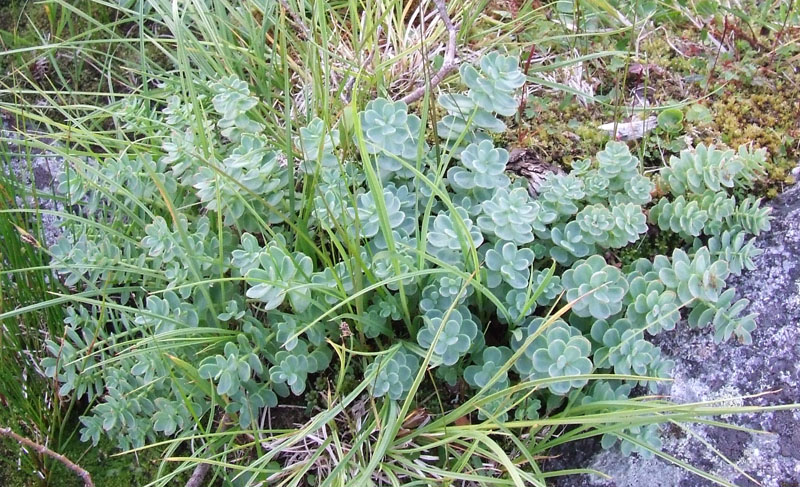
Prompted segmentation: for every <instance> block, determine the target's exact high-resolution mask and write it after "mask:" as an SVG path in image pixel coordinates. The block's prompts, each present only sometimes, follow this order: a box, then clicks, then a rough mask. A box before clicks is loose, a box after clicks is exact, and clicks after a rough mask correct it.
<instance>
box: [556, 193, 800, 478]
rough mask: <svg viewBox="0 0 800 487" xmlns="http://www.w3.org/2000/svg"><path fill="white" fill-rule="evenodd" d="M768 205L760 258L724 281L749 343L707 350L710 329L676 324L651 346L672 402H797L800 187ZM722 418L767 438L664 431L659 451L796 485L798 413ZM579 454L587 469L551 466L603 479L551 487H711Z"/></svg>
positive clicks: (659, 468) (691, 428)
mask: <svg viewBox="0 0 800 487" xmlns="http://www.w3.org/2000/svg"><path fill="white" fill-rule="evenodd" d="M772 206H773V213H772V215H773V224H772V229H771V230H770V231H769V232H766V233H765V234H763V235H761V236H760V237H759V238H758V241H757V242H758V243H757V245H758V246H759V247H760V248H761V249H763V250H764V254H763V255H762V256H760V257H759V258H758V259H757V261H756V266H757V267H756V269H755V270H753V271H751V272H745V273H744V274H743V275H742V276H739V277H737V278H733V279H731V280H730V283H731V285H733V286H735V287H736V289H737V295H738V296H739V297H745V298H748V299H749V300H750V307H749V312H752V313H756V314H757V315H758V317H757V323H758V327H757V328H756V330H755V332H754V333H753V344H752V345H750V346H745V345H741V344H739V343H736V341H735V340H731V341H730V342H728V343H723V344H720V345H716V344H714V340H713V332H712V330H711V329H702V330H692V329H689V328H688V327H686V326H685V324H684V325H683V327H682V328H680V329H679V330H678V331H677V332H675V333H667V334H661V335H659V336H658V340H654V341H655V342H656V344H657V345H659V346H660V347H661V348H662V350H663V352H664V353H665V354H666V355H669V356H671V357H672V358H674V359H675V361H676V367H675V370H674V379H675V380H674V383H673V384H672V386H671V392H670V394H671V397H672V399H673V400H675V401H677V402H681V403H687V402H696V401H705V400H714V399H726V398H729V399H730V401H728V403H729V404H736V405H741V404H747V405H774V404H788V403H797V402H800V287H799V286H800V187H793V188H791V189H789V190H788V191H787V192H785V193H784V194H783V195H781V196H780V197H779V198H777V199H776V200H775V201H773V202H772ZM766 392H770V393H769V394H766V395H763V396H760V397H757V398H754V399H747V400H743V399H741V396H743V395H748V394H758V393H766ZM722 419H724V420H725V421H728V422H730V423H734V424H737V425H740V426H743V427H747V428H752V429H757V430H761V431H765V432H767V433H765V434H758V435H751V434H749V433H747V432H742V431H736V430H729V429H723V428H716V427H711V426H705V425H696V424H695V425H687V426H685V429H681V428H679V427H672V426H671V427H669V428H664V430H663V433H664V435H663V436H664V450H665V451H666V452H668V453H669V454H671V455H673V456H675V457H677V458H678V459H680V460H683V461H686V462H688V463H690V464H692V465H694V466H695V467H698V468H700V469H702V470H705V471H707V472H710V473H713V474H715V475H717V476H719V477H721V478H723V479H726V480H727V481H729V482H731V483H733V484H734V485H737V486H751V485H752V486H756V485H759V484H760V485H761V486H763V487H798V486H800V412H798V411H797V410H793V411H778V412H773V413H763V414H748V415H738V416H731V417H727V418H722ZM698 438H700V439H702V440H703V442H706V443H707V444H708V445H710V446H712V447H713V449H716V450H717V451H718V452H719V454H717V453H715V452H714V450H713V449H712V448H709V447H707V446H705V445H704V444H703V442H701V441H699V440H698ZM581 449H583V450H584V452H583V453H582V454H581V455H580V456H581V457H584V458H585V457H586V456H587V453H586V452H587V451H589V452H593V453H592V456H591V457H590V459H589V460H588V461H580V460H582V459H578V458H570V455H571V453H569V452H567V453H566V455H565V456H566V457H567V458H566V459H563V460H561V461H560V462H559V464H558V465H556V468H565V464H564V462H570V463H571V465H570V466H571V467H573V468H574V467H588V468H593V469H596V470H599V471H601V472H604V473H606V474H608V475H609V476H610V477H611V479H602V478H600V477H590V476H580V477H565V478H561V479H559V480H558V481H557V482H556V484H557V485H560V486H565V487H566V486H570V487H578V486H586V487H588V486H601V485H602V486H612V487H633V486H636V487H640V486H664V487H667V486H680V487H705V486H710V485H717V484H714V483H712V482H711V481H709V480H706V479H703V478H700V477H699V476H696V475H694V474H692V473H690V472H688V471H686V470H685V469H682V468H680V467H678V466H675V465H672V464H670V463H668V462H666V461H663V460H660V459H649V460H647V459H642V458H641V457H638V456H636V455H633V456H631V457H624V456H622V454H621V453H619V451H618V450H616V449H615V450H609V451H601V450H600V449H599V447H598V445H597V444H596V443H595V444H584V445H583V446H582V447H581ZM720 454H721V455H724V456H725V457H727V458H728V459H729V460H730V461H731V462H733V463H735V464H736V466H737V467H738V469H737V468H734V467H733V466H731V465H730V464H729V463H728V462H726V461H725V460H724V459H723V458H722V457H721V456H720ZM576 460H578V461H576ZM572 462H574V463H572ZM545 467H546V468H548V466H547V465H545ZM549 468H552V466H550V467H549ZM748 476H749V477H751V478H748ZM753 480H755V481H757V482H758V483H755V482H753Z"/></svg>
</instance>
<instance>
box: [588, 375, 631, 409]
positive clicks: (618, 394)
mask: <svg viewBox="0 0 800 487" xmlns="http://www.w3.org/2000/svg"><path fill="white" fill-rule="evenodd" d="M614 382H615V383H614V384H612V382H610V381H605V380H597V381H594V383H593V384H592V386H591V387H589V390H588V391H587V392H586V394H585V395H584V396H583V397H582V398H581V401H580V403H581V405H587V404H595V403H598V402H610V401H622V400H624V399H627V398H628V397H629V396H630V394H631V389H632V386H631V385H630V384H625V383H622V382H619V381H614ZM610 408H612V406H609V409H610Z"/></svg>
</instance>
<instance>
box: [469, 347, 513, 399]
mask: <svg viewBox="0 0 800 487" xmlns="http://www.w3.org/2000/svg"><path fill="white" fill-rule="evenodd" d="M511 355H512V353H511V349H509V348H508V347H487V348H485V349H483V353H482V354H480V355H479V358H477V359H475V364H473V365H470V366H468V367H467V368H466V369H464V380H466V381H467V384H469V385H471V386H472V387H475V388H476V389H481V388H483V387H486V385H487V384H488V383H489V381H490V380H491V379H492V378H493V377H494V376H495V375H496V374H498V373H499V372H500V371H501V370H502V368H503V366H504V365H505V364H506V362H508V361H509V359H511ZM507 386H508V372H503V373H502V374H501V375H500V377H499V378H498V380H497V381H496V382H495V383H494V385H493V388H497V389H501V388H503V387H507Z"/></svg>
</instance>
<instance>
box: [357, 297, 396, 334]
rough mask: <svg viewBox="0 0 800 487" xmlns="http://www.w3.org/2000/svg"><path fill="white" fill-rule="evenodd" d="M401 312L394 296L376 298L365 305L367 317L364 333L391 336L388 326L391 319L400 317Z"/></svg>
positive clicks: (394, 319)
mask: <svg viewBox="0 0 800 487" xmlns="http://www.w3.org/2000/svg"><path fill="white" fill-rule="evenodd" d="M402 316H403V315H402V312H401V310H400V307H399V306H398V305H397V302H396V301H395V298H394V297H391V296H388V297H386V298H380V297H378V298H376V299H375V300H374V301H373V302H372V304H370V305H369V307H367V319H366V320H365V323H364V327H363V328H364V335H366V336H367V338H375V337H377V336H379V335H386V336H392V330H391V327H390V326H389V325H390V323H391V322H392V321H397V320H399V319H400V318H402Z"/></svg>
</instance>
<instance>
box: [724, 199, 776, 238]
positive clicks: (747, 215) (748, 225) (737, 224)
mask: <svg viewBox="0 0 800 487" xmlns="http://www.w3.org/2000/svg"><path fill="white" fill-rule="evenodd" d="M771 211H772V208H770V207H769V206H765V207H762V206H761V198H758V199H756V198H753V197H752V196H748V197H747V198H745V199H744V200H743V201H742V202H741V203H739V206H737V207H736V211H734V212H733V215H731V217H730V218H729V219H728V228H731V229H733V228H741V229H742V230H744V231H745V232H747V233H750V234H753V235H756V236H758V235H761V232H766V231H767V230H769V229H770V228H771V226H772V225H771V223H770V216H769V214H770V212H771Z"/></svg>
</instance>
